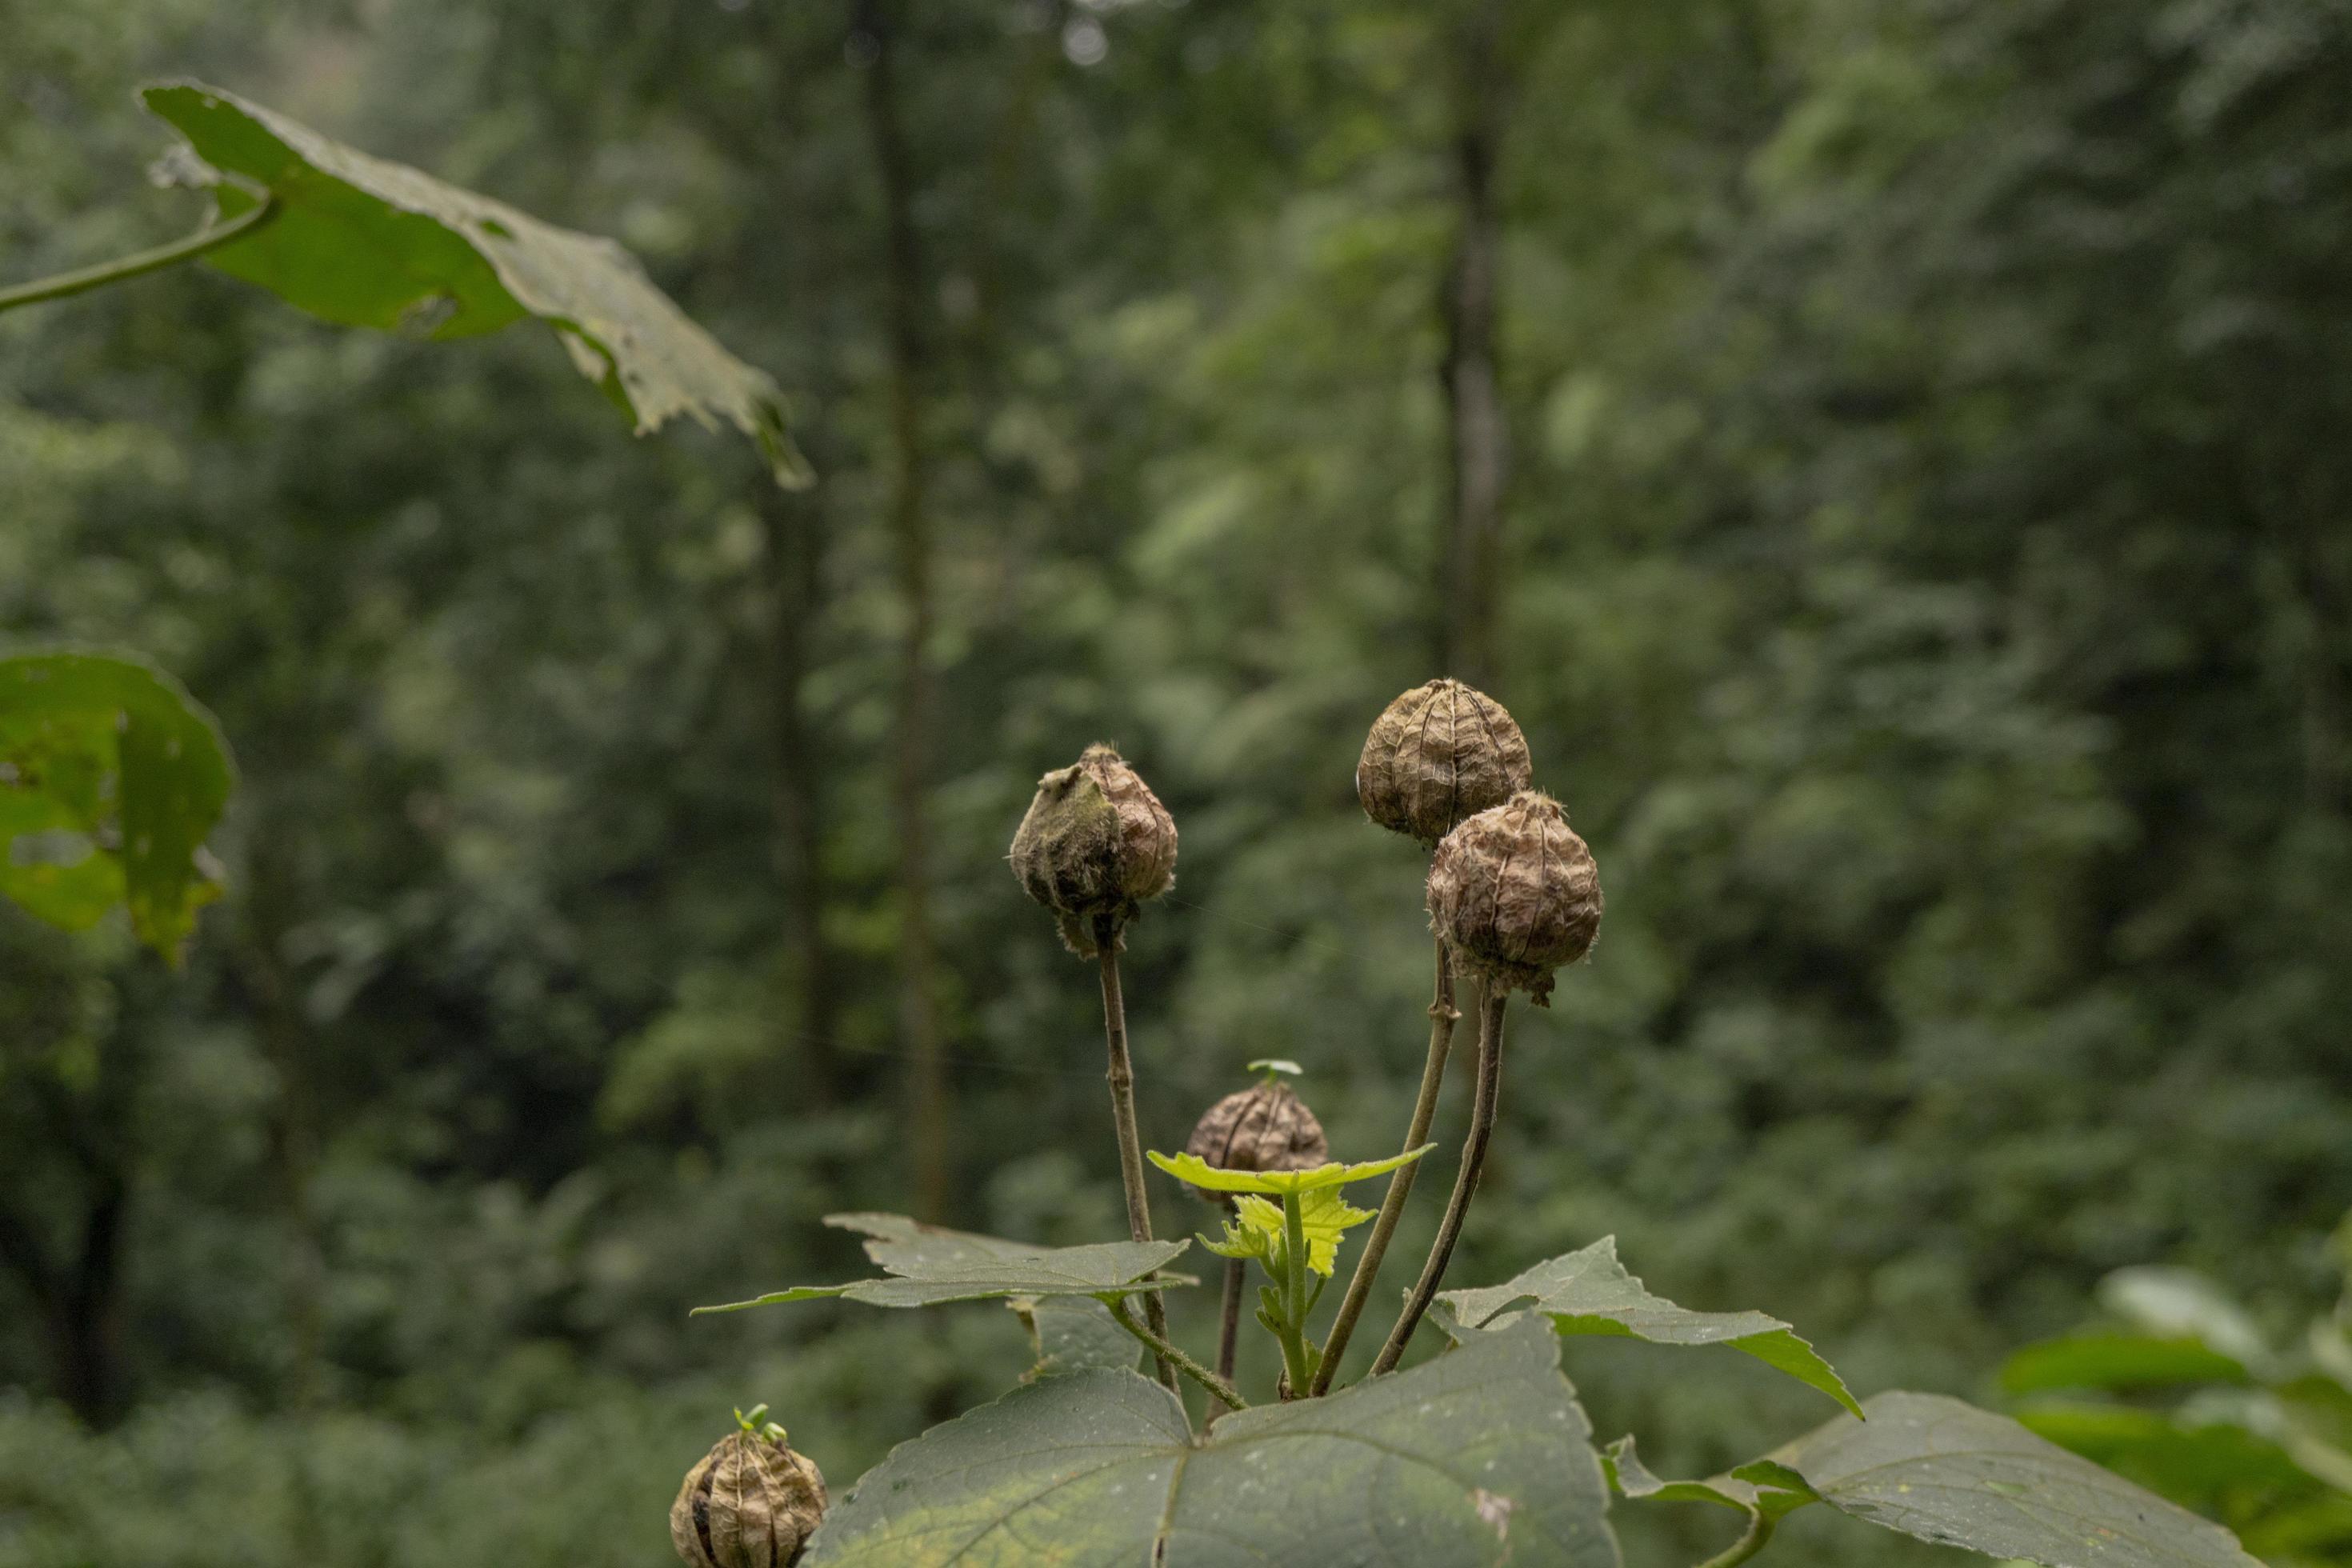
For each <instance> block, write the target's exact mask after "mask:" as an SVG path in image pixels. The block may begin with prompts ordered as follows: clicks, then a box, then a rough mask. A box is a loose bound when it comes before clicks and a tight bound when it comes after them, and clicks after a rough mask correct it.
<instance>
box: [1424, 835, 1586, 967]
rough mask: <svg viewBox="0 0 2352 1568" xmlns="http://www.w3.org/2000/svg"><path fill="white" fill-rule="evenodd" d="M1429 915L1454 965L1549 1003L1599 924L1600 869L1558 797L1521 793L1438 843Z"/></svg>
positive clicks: (1432, 864)
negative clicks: (1556, 973) (1559, 978)
mask: <svg viewBox="0 0 2352 1568" xmlns="http://www.w3.org/2000/svg"><path fill="white" fill-rule="evenodd" d="M1429 918H1430V923H1431V924H1432V925H1433V927H1435V929H1436V931H1437V934H1438V935H1439V936H1441V937H1444V939H1445V943H1446V945H1447V946H1448V947H1450V948H1452V949H1453V950H1454V960H1455V963H1456V964H1457V965H1458V966H1459V967H1461V968H1462V969H1465V970H1466V971H1468V972H1470V973H1474V974H1479V975H1483V976H1485V977H1486V980H1487V981H1488V982H1489V983H1491V984H1496V985H1501V986H1505V987H1507V988H1512V989H1517V990H1520V991H1525V992H1528V994H1531V995H1532V996H1533V997H1534V999H1535V1002H1536V1005H1538V1006H1545V1005H1549V1002H1550V998H1551V979H1552V971H1553V970H1555V969H1558V968H1559V966H1560V965H1561V964H1563V963H1575V962H1576V961H1577V960H1578V959H1580V958H1582V957H1583V956H1584V955H1585V954H1586V953H1587V952H1590V951H1591V947H1592V939H1593V937H1594V936H1595V935H1596V934H1598V933H1599V931H1600V930H1601V872H1600V870H1599V868H1597V867H1595V866H1594V865H1593V863H1592V851H1591V850H1590V849H1588V848H1586V847H1585V844H1584V840H1583V839H1581V838H1580V837H1577V836H1576V833H1575V830H1574V829H1572V828H1570V826H1568V813H1566V812H1565V811H1562V810H1561V809H1560V805H1559V802H1558V801H1556V800H1554V799H1552V798H1551V796H1549V795H1546V794H1544V793H1543V792H1542V791H1540V790H1532V789H1528V790H1521V791H1520V792H1519V793H1518V794H1517V795H1513V796H1512V797H1511V798H1510V799H1509V800H1508V801H1507V802H1506V803H1505V804H1503V805H1498V806H1496V807H1494V808H1493V809H1492V810H1489V811H1482V812H1480V813H1479V814H1478V815H1477V816H1474V817H1472V818H1470V819H1469V820H1468V821H1467V822H1465V823H1464V824H1463V825H1462V826H1459V827H1457V828H1455V829H1454V831H1453V832H1452V833H1450V834H1448V835H1446V837H1445V840H1444V843H1442V844H1440V845H1438V847H1437V853H1436V855H1435V856H1434V857H1433V858H1432V859H1431V860H1430V863H1429Z"/></svg>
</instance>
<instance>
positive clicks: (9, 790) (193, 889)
mask: <svg viewBox="0 0 2352 1568" xmlns="http://www.w3.org/2000/svg"><path fill="white" fill-rule="evenodd" d="M235 777H236V773H235V768H234V766H233V764H232V763H231V762H230V760H229V753H228V744H227V742H226V741H225V740H223V739H222V737H221V732H220V726H219V725H218V724H217V723H216V722H215V721H214V719H213V716H212V715H211V714H210V713H208V712H206V711H205V709H204V708H203V706H202V705H201V704H199V703H198V702H197V701H196V700H195V699H194V698H193V697H191V696H189V695H188V692H187V690H186V689H185V688H184V687H183V686H181V685H180V683H179V682H178V681H176V680H174V679H172V678H171V677H170V676H169V675H166V674H164V673H163V671H162V670H160V669H157V668H154V667H153V666H152V665H150V664H148V663H146V662H144V661H143V660H141V659H137V658H128V657H123V656H120V655H112V654H100V653H90V652H82V651H57V652H47V653H35V654H22V655H18V656H16V657H14V658H0V893H5V895H6V896H7V897H9V898H10V899H12V900H16V902H18V903H20V904H22V905H23V906H24V907H25V908H26V909H27V910H30V911H32V912H33V913H34V914H36V915H37V916H39V917H40V918H42V919H43V920H46V921H50V922H52V923H53V924H57V925H61V926H65V927H67V928H68V929H78V928H81V927H86V926H89V924H91V923H92V922H94V921H97V920H98V919H99V918H100V916H102V915H103V914H105V912H106V911H107V910H110V909H112V908H114V907H116V906H117V905H118V904H121V905H125V906H127V907H128V908H129V910H130V911H131V929H132V930H133V931H136V932H137V933H138V935H139V939H140V940H141V941H142V942H145V943H146V944H147V945H148V946H150V947H152V948H153V949H154V950H155V951H156V952H159V953H162V954H163V955H164V956H165V957H166V958H173V959H176V957H177V955H178V953H179V950H180V946H181V943H182V942H184V939H185V938H186V936H187V934H188V932H189V931H191V930H192V929H194V924H195V913H196V910H198V909H199V908H201V907H202V906H203V905H205V903H207V902H209V901H210V900H213V899H214V898H215V897H217V896H218V895H219V892H220V884H219V881H218V879H217V878H216V877H215V875H214V873H213V871H212V870H211V869H210V868H208V866H207V865H206V864H205V857H204V855H203V849H204V841H205V835H207V834H208V833H210V832H211V831H212V828H213V825H214V824H215V823H216V822H218V821H219V820H220V815H221V811H222V809H223V807H225V806H226V805H227V802H228V795H229V790H230V788H231V786H232V784H233V783H234V781H235Z"/></svg>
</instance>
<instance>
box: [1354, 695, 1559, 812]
mask: <svg viewBox="0 0 2352 1568" xmlns="http://www.w3.org/2000/svg"><path fill="white" fill-rule="evenodd" d="M1534 776H1535V768H1534V764H1533V763H1531V762H1529V761H1528V738H1527V737H1526V736H1525V735H1522V734H1521V733H1519V727H1518V725H1517V724H1516V723H1515V722H1513V721H1512V719H1511V716H1510V714H1509V713H1507V712H1506V711H1505V710H1504V708H1503V705H1502V704H1501V703H1499V702H1497V701H1496V700H1494V699H1493V698H1491V697H1489V696H1487V695H1486V693H1485V692H1483V691H1480V690H1477V689H1475V688H1472V687H1468V686H1465V685H1463V684H1462V682H1460V681H1458V680H1454V679H1444V680H1433V681H1431V682H1430V683H1429V684H1428V685H1426V686H1416V687H1414V688H1413V689H1412V690H1411V691H1408V692H1406V693H1405V694H1404V695H1403V696H1402V697H1400V698H1398V699H1397V700H1395V701H1393V702H1391V703H1390V704H1389V705H1388V709H1387V710H1386V711H1385V712H1383V713H1382V714H1381V716H1380V717H1379V718H1378V719H1376V720H1374V721H1372V732H1371V733H1370V735H1369V736H1367V737H1366V738H1365V740H1364V754H1363V756H1362V757H1361V758H1360V760H1359V761H1358V762H1357V763H1356V798H1357V799H1358V800H1360V801H1361V802H1362V803H1363V806H1364V815H1365V816H1369V817H1370V818H1371V819H1372V820H1373V821H1374V822H1377V823H1379V824H1380V825H1381V826H1382V827H1386V828H1390V829H1392V830H1393V831H1395V832H1398V833H1402V834H1404V835H1405V836H1406V837H1410V838H1414V839H1418V840H1419V841H1420V843H1421V845H1422V847H1423V848H1428V847H1431V846H1433V845H1434V844H1436V842H1437V841H1438V840H1439V839H1441V838H1443V837H1445V836H1446V835H1447V834H1449V833H1451V832H1453V831H1454V828H1455V827H1457V826H1460V825H1461V824H1462V823H1463V822H1465V820H1467V819H1468V818H1470V817H1472V816H1476V815H1477V814H1478V813H1479V812H1482V811H1485V810H1486V809H1488V808H1489V807H1491V806H1497V805H1502V804H1503V803H1504V802H1505V801H1507V800H1508V799H1510V798H1511V795H1512V794H1513V792H1515V791H1517V790H1523V789H1525V788H1527V787H1528V782H1529V781H1530V780H1531V779H1533V778H1534Z"/></svg>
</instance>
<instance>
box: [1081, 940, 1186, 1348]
mask: <svg viewBox="0 0 2352 1568" xmlns="http://www.w3.org/2000/svg"><path fill="white" fill-rule="evenodd" d="M1095 948H1096V951H1097V952H1098V953H1099V954H1100V957H1101V963H1102V999H1103V1035H1104V1037H1105V1038H1106V1039H1107V1040H1108V1044H1109V1047H1110V1073H1109V1078H1110V1116H1111V1121H1112V1123H1113V1125H1114V1126H1116V1127H1117V1128H1118V1175H1119V1180H1120V1181H1121V1182H1122V1183H1123V1184H1125V1185H1126V1187H1127V1234H1128V1236H1129V1237H1130V1238H1132V1239H1133V1240H1136V1241H1150V1239H1151V1204H1150V1199H1149V1198H1148V1197H1146V1196H1145V1194H1144V1190H1143V1140H1142V1139H1141V1138H1140V1137H1139V1135H1138V1134H1137V1132H1136V1131H1135V1064H1134V1063H1133V1062H1132V1061H1130V1060H1129V1059H1128V1055H1127V1003H1126V1000H1125V999H1124V998H1123V997H1122V996H1120V994H1119V989H1118V928H1117V927H1116V926H1114V925H1113V924H1112V923H1111V921H1108V920H1107V919H1106V920H1099V921H1096V922H1095ZM1143 1318H1144V1321H1146V1322H1148V1323H1150V1325H1151V1331H1152V1332H1153V1333H1155V1334H1158V1335H1159V1336H1160V1339H1161V1340H1162V1341H1163V1342H1164V1341H1165V1340H1166V1339H1167V1338H1168V1314H1167V1312H1166V1310H1164V1309H1162V1308H1161V1306H1160V1293H1159V1292H1158V1291H1157V1290H1155V1291H1153V1292H1152V1293H1151V1294H1150V1295H1148V1296H1146V1297H1145V1298H1144V1299H1143ZM1160 1383H1161V1384H1164V1385H1165V1386H1166V1387H1167V1388H1168V1390H1169V1392H1171V1393H1173V1392H1175V1388H1176V1373H1175V1369H1174V1368H1173V1367H1171V1365H1170V1364H1169V1359H1168V1357H1167V1356H1166V1355H1165V1354H1162V1355H1161V1356H1160Z"/></svg>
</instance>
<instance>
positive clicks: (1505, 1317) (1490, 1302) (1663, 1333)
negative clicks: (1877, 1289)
mask: <svg viewBox="0 0 2352 1568" xmlns="http://www.w3.org/2000/svg"><path fill="white" fill-rule="evenodd" d="M1528 1312H1541V1313H1543V1314H1544V1315H1546V1316H1547V1317H1549V1318H1550V1319H1551V1321H1552V1324H1553V1326H1554V1327H1555V1328H1557V1329H1559V1331H1560V1332H1561V1333H1563V1334H1613V1335H1623V1336H1629V1337H1631V1338H1633V1339H1637V1340H1646V1341H1648V1342H1650V1343H1652V1344H1659V1345H1729V1346H1730V1347H1731V1348H1732V1349H1734V1350H1737V1351H1744V1352H1747V1353H1748V1354H1749V1355H1752V1356H1754V1357H1755V1358H1756V1359H1757V1360H1758V1361H1760V1362H1762V1363H1764V1364H1766V1365H1767V1366H1770V1367H1776V1368H1778V1369H1779V1370H1780V1371H1781V1372H1785V1373H1788V1374H1789V1375H1790V1376H1791V1377H1793V1378H1795V1379H1797V1380H1798V1381H1799V1382H1801V1383H1805V1384H1811V1385H1812V1386H1813V1387H1815V1388H1818V1389H1820V1390H1821V1391H1822V1393H1823V1394H1828V1395H1829V1396H1830V1397H1831V1398H1832V1399H1834V1400H1836V1401H1837V1402H1838V1403H1839V1404H1840V1405H1844V1406H1845V1407H1846V1408H1847V1409H1848V1410H1852V1411H1855V1412H1857V1413H1858V1412H1859V1411H1860V1410H1861V1408H1862V1407H1861V1406H1860V1405H1856V1404H1855V1403H1854V1401H1853V1394H1850V1393H1848V1392H1847V1391H1846V1386H1845V1383H1844V1381H1843V1379H1842V1378H1840V1377H1839V1376H1838V1374H1837V1373H1836V1372H1835V1371H1834V1370H1833V1369H1832V1367H1831V1366H1830V1363H1828V1362H1826V1361H1823V1360H1822V1358H1821V1356H1820V1354H1819V1353H1818V1352H1815V1351H1814V1349H1813V1347H1812V1346H1811V1345H1810V1344H1808V1343H1807V1342H1805V1341H1803V1340H1801V1339H1800V1338H1798V1337H1797V1334H1796V1331H1794V1330H1792V1329H1790V1327H1789V1325H1788V1324H1786V1323H1784V1322H1782V1321H1780V1320H1779V1319H1778V1318H1768V1317H1766V1316H1765V1315H1764V1314H1763V1313H1761V1312H1694V1311H1692V1310H1689V1309H1688V1308H1685V1307H1677V1306H1676V1305H1675V1304H1674V1303H1673V1302H1672V1301H1669V1300H1665V1299H1664V1297H1660V1296H1653V1295H1652V1294H1650V1292H1649V1290H1648V1289H1645V1288H1644V1287H1643V1284H1642V1281H1641V1280H1640V1279H1636V1278H1635V1277H1634V1276H1633V1275H1632V1274H1629V1273H1627V1272H1626V1271H1625V1266H1624V1265H1623V1264H1622V1263H1620V1262H1618V1261H1617V1238H1616V1237H1613V1236H1609V1237H1601V1239H1600V1240H1599V1241H1596V1242H1594V1243H1593V1244H1592V1245H1591V1246H1590V1247H1583V1248H1580V1250H1578V1251H1575V1252H1571V1253H1569V1254H1567V1255H1566V1256H1564V1257H1560V1258H1550V1259H1549V1260H1547V1261H1545V1262H1542V1263H1538V1264H1537V1265H1536V1266H1535V1267H1534V1268H1529V1269H1528V1270H1526V1271H1525V1272H1523V1273H1521V1274H1520V1275H1518V1276H1517V1278H1516V1279H1511V1280H1508V1281H1507V1282H1506V1283H1504V1284H1501V1285H1493V1286H1488V1287H1486V1289H1475V1290H1447V1291H1444V1293H1442V1294H1441V1295H1440V1296H1439V1297H1438V1298H1437V1310H1435V1312H1434V1313H1433V1316H1434V1319H1435V1321H1436V1322H1437V1324H1438V1326H1439V1327H1440V1328H1442V1329H1444V1331H1446V1332H1447V1333H1449V1334H1451V1335H1453V1336H1454V1338H1455V1339H1457V1340H1465V1339H1466V1338H1468V1337H1469V1335H1470V1334H1472V1333H1473V1332H1475V1331H1478V1330H1482V1329H1494V1328H1500V1327H1503V1326H1505V1325H1507V1324H1508V1323H1511V1322H1515V1321H1517V1320H1518V1319H1519V1318H1520V1317H1521V1316H1523V1315H1524V1314H1526V1313H1528Z"/></svg>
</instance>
